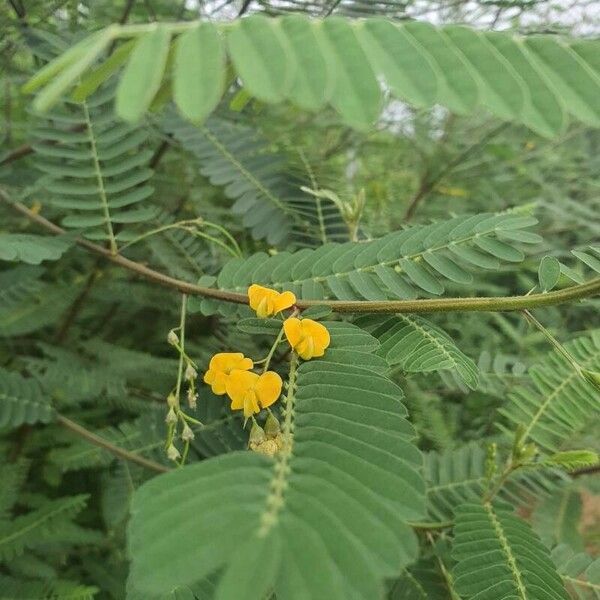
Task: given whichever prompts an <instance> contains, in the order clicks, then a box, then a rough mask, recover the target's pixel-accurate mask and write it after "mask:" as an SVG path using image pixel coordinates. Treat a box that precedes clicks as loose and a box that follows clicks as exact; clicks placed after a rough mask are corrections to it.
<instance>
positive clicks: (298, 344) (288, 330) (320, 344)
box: [204, 285, 330, 419]
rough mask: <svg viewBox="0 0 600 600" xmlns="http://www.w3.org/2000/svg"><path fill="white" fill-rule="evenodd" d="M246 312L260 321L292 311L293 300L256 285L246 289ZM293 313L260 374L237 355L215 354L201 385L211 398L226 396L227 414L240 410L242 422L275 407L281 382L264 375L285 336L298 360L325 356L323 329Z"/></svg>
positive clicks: (287, 294) (274, 376) (327, 340)
mask: <svg viewBox="0 0 600 600" xmlns="http://www.w3.org/2000/svg"><path fill="white" fill-rule="evenodd" d="M248 299H249V304H250V308H252V309H253V310H254V311H256V315H257V316H258V317H259V318H261V319H264V318H267V317H272V316H275V315H277V314H279V313H281V312H282V311H284V310H286V309H289V308H292V309H293V307H294V305H295V304H296V296H295V295H294V294H293V293H292V292H289V291H286V292H281V293H280V292H277V291H276V290H272V289H269V288H265V287H262V286H260V285H251V286H250V288H249V289H248ZM296 314H297V310H294V311H293V313H292V315H291V316H290V317H288V318H287V319H285V320H284V321H283V325H282V331H281V333H280V335H279V336H278V338H277V340H275V343H274V345H273V348H271V352H269V355H268V356H267V358H266V359H264V360H263V361H260V362H264V363H265V365H264V368H263V372H262V373H261V374H258V373H255V372H254V371H252V369H253V368H254V362H253V361H252V359H250V358H248V357H246V356H244V355H243V354H242V353H241V352H220V353H218V354H215V355H214V356H213V357H212V358H211V360H210V364H209V367H208V371H206V373H205V374H204V381H205V383H207V384H208V385H210V386H211V389H212V391H213V393H214V394H216V395H218V396H222V395H225V394H227V396H229V398H230V400H231V410H242V411H243V412H244V417H245V418H246V419H248V418H250V417H252V416H253V415H254V414H256V413H259V412H260V411H261V410H262V409H264V408H268V407H269V406H271V405H272V404H273V403H275V402H276V401H277V400H278V399H279V396H280V395H281V388H282V385H283V382H282V380H281V377H280V376H279V375H278V374H277V373H275V371H268V370H267V369H268V367H269V361H270V358H271V356H272V355H273V351H274V350H275V348H276V346H277V345H278V344H279V342H280V341H281V337H282V335H283V334H285V337H286V339H287V341H288V342H289V344H290V346H291V347H292V349H293V350H294V351H295V352H296V353H297V354H298V356H299V357H300V358H302V359H304V360H310V359H311V358H317V357H319V356H323V355H324V354H325V350H326V349H327V347H328V346H329V343H330V337H329V332H328V331H327V328H326V327H325V326H324V325H322V324H321V323H317V322H316V321H313V320H312V319H300V318H298V317H297V316H296Z"/></svg>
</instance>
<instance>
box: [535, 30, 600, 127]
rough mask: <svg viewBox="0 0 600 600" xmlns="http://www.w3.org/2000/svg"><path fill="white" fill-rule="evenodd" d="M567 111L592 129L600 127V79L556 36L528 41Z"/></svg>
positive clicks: (539, 37)
mask: <svg viewBox="0 0 600 600" xmlns="http://www.w3.org/2000/svg"><path fill="white" fill-rule="evenodd" d="M525 45H526V47H527V50H528V52H529V54H530V56H532V57H533V58H534V60H535V61H537V64H538V66H539V68H541V70H542V71H543V72H544V73H545V75H546V76H547V77H548V80H549V81H550V83H551V85H552V87H553V88H554V89H555V90H556V93H557V94H558V96H559V97H560V98H561V99H562V100H563V102H564V105H565V107H566V109H567V110H568V111H569V112H570V113H571V114H572V115H573V116H574V117H576V118H577V119H580V120H581V121H583V122H584V123H586V124H587V125H590V126H592V127H598V126H600V102H599V100H598V99H599V98H600V77H599V76H598V75H596V74H595V73H594V71H592V70H591V69H590V67H589V66H588V65H587V64H586V63H585V62H584V61H583V60H582V59H581V58H580V57H579V55H577V54H576V53H575V52H573V51H572V50H571V49H570V48H569V47H568V46H567V45H566V44H564V43H563V42H562V41H561V40H560V39H557V38H556V36H552V37H551V36H532V37H528V38H527V39H526V40H525Z"/></svg>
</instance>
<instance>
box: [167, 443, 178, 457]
mask: <svg viewBox="0 0 600 600" xmlns="http://www.w3.org/2000/svg"><path fill="white" fill-rule="evenodd" d="M167 457H168V459H169V460H177V459H178V458H181V454H180V453H179V450H177V448H175V446H174V445H173V444H170V445H169V447H168V448H167Z"/></svg>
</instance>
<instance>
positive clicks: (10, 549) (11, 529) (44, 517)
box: [0, 494, 88, 561]
mask: <svg viewBox="0 0 600 600" xmlns="http://www.w3.org/2000/svg"><path fill="white" fill-rule="evenodd" d="M87 500H88V496H87V495H85V494H81V495H79V496H71V497H65V498H59V499H57V500H47V501H46V502H45V503H44V504H43V505H42V507H41V508H38V509H36V510H34V511H31V512H29V513H27V514H25V515H20V516H18V517H16V518H15V519H13V520H12V521H4V522H1V523H0V560H3V561H7V560H11V559H12V558H14V557H15V556H20V555H22V554H23V553H24V552H25V551H26V550H28V549H31V548H36V547H43V546H44V544H47V543H48V542H53V541H58V540H59V539H60V538H59V537H58V534H59V533H60V530H61V528H65V523H68V522H69V520H70V519H71V518H72V517H73V516H75V515H76V514H77V513H79V512H81V511H82V510H83V508H84V507H85V505H86V504H87Z"/></svg>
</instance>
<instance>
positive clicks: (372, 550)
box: [130, 323, 424, 598]
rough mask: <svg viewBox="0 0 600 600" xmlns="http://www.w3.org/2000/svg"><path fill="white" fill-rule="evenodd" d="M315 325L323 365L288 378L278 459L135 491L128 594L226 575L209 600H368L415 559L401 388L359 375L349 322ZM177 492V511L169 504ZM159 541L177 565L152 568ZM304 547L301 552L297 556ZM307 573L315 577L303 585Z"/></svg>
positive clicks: (240, 459) (205, 468) (359, 343)
mask: <svg viewBox="0 0 600 600" xmlns="http://www.w3.org/2000/svg"><path fill="white" fill-rule="evenodd" d="M327 325H329V326H330V327H331V329H332V348H331V349H330V350H329V352H328V353H327V355H326V357H325V358H324V359H320V360H317V361H313V362H308V363H305V364H303V365H301V366H300V367H299V369H298V373H297V379H296V376H295V375H294V374H292V375H291V377H290V388H289V390H288V393H287V400H286V402H285V408H284V417H283V418H284V423H283V425H282V427H283V436H284V444H285V445H284V449H283V450H282V452H281V454H279V455H277V457H276V458H275V459H268V458H265V457H261V456H259V455H256V454H254V455H253V454H248V453H234V454H230V455H226V456H221V457H217V458H213V459H209V460H206V461H204V462H202V463H201V464H199V465H196V466H194V467H190V468H189V469H186V470H185V471H183V470H181V471H176V472H174V473H172V474H169V475H168V476H165V477H161V478H159V479H156V480H153V481H152V482H149V483H148V484H146V485H145V486H144V487H143V488H141V489H140V491H139V493H138V494H136V496H135V498H134V505H133V508H132V514H133V518H132V522H131V526H130V552H131V554H132V556H133V560H134V562H133V565H132V575H131V580H130V583H131V586H132V588H133V589H134V590H136V591H138V592H140V593H143V594H146V595H147V594H151V593H154V594H160V593H161V592H166V591H168V590H169V589H172V587H173V586H174V585H176V584H178V583H179V584H183V585H186V584H189V583H192V582H194V581H197V580H198V579H200V578H202V577H203V576H204V575H208V574H209V573H211V572H212V571H213V570H215V569H218V568H221V567H225V572H224V575H223V577H222V579H221V582H220V584H219V587H218V589H217V597H221V598H233V597H238V598H239V597H242V595H243V594H245V595H246V597H248V598H250V597H252V598H261V597H262V595H263V594H264V593H265V592H266V591H267V590H268V589H270V587H271V586H272V585H274V586H275V588H276V590H277V595H278V597H280V598H296V597H298V594H309V595H310V596H311V597H328V598H338V597H339V598H344V597H346V595H347V593H348V592H349V590H350V589H351V590H353V593H354V594H359V595H360V597H364V598H373V597H375V596H376V595H378V594H379V593H380V586H381V584H382V579H383V577H390V576H392V575H394V574H398V569H399V568H400V566H401V565H405V564H407V563H408V562H409V561H410V560H411V559H412V558H413V557H414V551H415V542H416V540H415V538H414V534H413V533H412V532H411V530H410V528H409V527H408V526H407V525H406V520H409V519H418V518H420V517H421V516H422V515H423V511H424V484H423V481H422V479H421V477H420V475H419V472H418V469H419V465H420V461H421V458H420V455H419V452H418V451H417V450H416V448H415V447H414V446H413V444H412V443H411V438H412V437H413V435H414V434H413V431H412V428H411V427H410V425H409V424H408V422H407V421H406V420H405V416H406V411H405V409H404V407H403V406H402V404H401V403H400V400H399V398H401V396H402V394H401V391H400V389H399V388H398V387H397V386H395V385H394V384H392V382H390V381H389V380H387V379H386V378H385V377H383V376H381V375H379V374H378V372H377V370H373V369H370V368H369V367H368V366H367V365H368V364H369V363H368V362H367V361H368V359H369V356H373V355H370V354H368V353H367V350H368V349H369V348H372V349H373V348H376V347H377V343H376V340H374V339H373V338H371V337H370V336H369V335H368V334H366V333H364V332H361V331H360V330H359V329H357V328H356V327H352V326H351V325H341V324H337V323H330V324H329V323H328V324H327ZM356 364H361V365H363V366H362V367H356V366H354V365H356ZM375 364H376V363H375ZM294 368H295V367H294V366H293V367H292V369H294ZM180 494H185V497H186V501H185V503H184V504H180V503H176V504H173V502H174V500H175V499H176V498H177V497H178V496H180ZM190 510H192V511H193V513H194V514H195V515H196V516H195V517H194V520H193V521H189V520H188V519H187V517H186V515H188V514H190V513H189V511H190ZM223 527H225V528H226V529H227V534H225V530H224V529H223ZM159 532H162V533H160V534H159ZM217 532H220V533H219V535H218V536H215V534H216V533H217ZM172 536H176V537H177V540H178V542H177V543H178V548H179V552H178V556H180V557H181V558H180V559H176V558H175V559H174V560H172V561H169V562H168V563H165V562H164V560H163V558H162V557H163V556H164V552H165V551H168V548H169V544H170V542H169V540H170V539H172ZM199 540H205V542H204V543H202V542H199ZM339 540H344V543H343V544H339ZM306 544H309V545H310V547H311V548H312V549H313V550H312V551H311V552H310V553H306V552H303V551H302V550H301V549H302V547H303V546H305V545H306ZM384 548H385V550H384ZM323 562H325V564H326V568H323ZM190 564H194V565H196V567H195V568H194V570H193V571H190V570H189V565H190ZM257 572H260V573H261V577H260V579H258V580H257V579H256V573H257ZM311 572H312V573H317V572H318V573H320V576H319V577H306V574H308V573H311ZM342 574H345V576H347V577H348V579H345V576H342ZM251 583H252V585H250V584H251Z"/></svg>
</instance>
